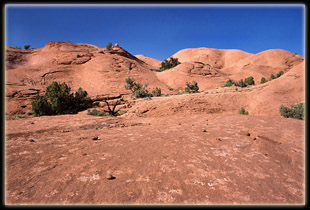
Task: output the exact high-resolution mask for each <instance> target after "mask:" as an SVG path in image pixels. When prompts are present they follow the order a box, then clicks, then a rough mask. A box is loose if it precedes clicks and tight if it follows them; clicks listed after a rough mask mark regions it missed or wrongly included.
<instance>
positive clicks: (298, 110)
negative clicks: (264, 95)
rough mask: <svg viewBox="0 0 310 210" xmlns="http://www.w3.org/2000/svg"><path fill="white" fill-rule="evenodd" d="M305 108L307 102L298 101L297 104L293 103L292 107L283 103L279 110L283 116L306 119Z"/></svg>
mask: <svg viewBox="0 0 310 210" xmlns="http://www.w3.org/2000/svg"><path fill="white" fill-rule="evenodd" d="M304 109H305V104H304V103H298V104H295V105H291V108H289V107H285V106H283V105H281V106H280V110H279V111H280V115H281V116H284V117H287V118H295V119H300V120H304V119H305V113H304Z"/></svg>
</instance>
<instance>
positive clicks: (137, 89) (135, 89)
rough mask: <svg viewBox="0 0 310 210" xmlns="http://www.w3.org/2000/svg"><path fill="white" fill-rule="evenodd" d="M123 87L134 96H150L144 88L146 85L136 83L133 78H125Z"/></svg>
mask: <svg viewBox="0 0 310 210" xmlns="http://www.w3.org/2000/svg"><path fill="white" fill-rule="evenodd" d="M125 82H126V84H125V89H126V90H130V91H131V92H132V94H133V96H134V97H136V98H144V97H149V96H152V94H150V93H149V92H148V90H147V89H146V87H147V85H145V86H143V85H142V84H140V83H136V82H135V80H134V78H130V77H128V78H126V79H125Z"/></svg>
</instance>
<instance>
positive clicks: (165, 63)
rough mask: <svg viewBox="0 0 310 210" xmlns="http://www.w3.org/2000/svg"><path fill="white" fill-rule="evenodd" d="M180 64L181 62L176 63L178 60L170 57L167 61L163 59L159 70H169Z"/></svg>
mask: <svg viewBox="0 0 310 210" xmlns="http://www.w3.org/2000/svg"><path fill="white" fill-rule="evenodd" d="M179 64H181V62H179V61H178V58H173V57H170V59H169V60H167V59H165V60H164V61H163V62H162V63H161V66H160V69H161V70H166V69H171V68H173V67H175V66H177V65H179Z"/></svg>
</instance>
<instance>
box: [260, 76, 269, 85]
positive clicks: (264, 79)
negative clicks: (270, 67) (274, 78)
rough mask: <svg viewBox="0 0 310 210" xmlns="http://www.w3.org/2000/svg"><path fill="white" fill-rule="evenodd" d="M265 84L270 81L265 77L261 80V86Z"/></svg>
mask: <svg viewBox="0 0 310 210" xmlns="http://www.w3.org/2000/svg"><path fill="white" fill-rule="evenodd" d="M265 82H268V80H266V78H265V77H262V78H261V79H260V84H264V83H265Z"/></svg>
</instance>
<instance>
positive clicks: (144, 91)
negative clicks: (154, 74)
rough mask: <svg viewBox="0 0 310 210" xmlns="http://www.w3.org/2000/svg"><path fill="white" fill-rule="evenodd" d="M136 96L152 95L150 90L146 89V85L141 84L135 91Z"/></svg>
mask: <svg viewBox="0 0 310 210" xmlns="http://www.w3.org/2000/svg"><path fill="white" fill-rule="evenodd" d="M134 96H135V97H136V98H145V97H150V96H152V95H151V94H150V93H149V92H148V90H147V89H146V86H144V87H143V86H140V87H139V88H138V89H137V90H136V91H135V93H134Z"/></svg>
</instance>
